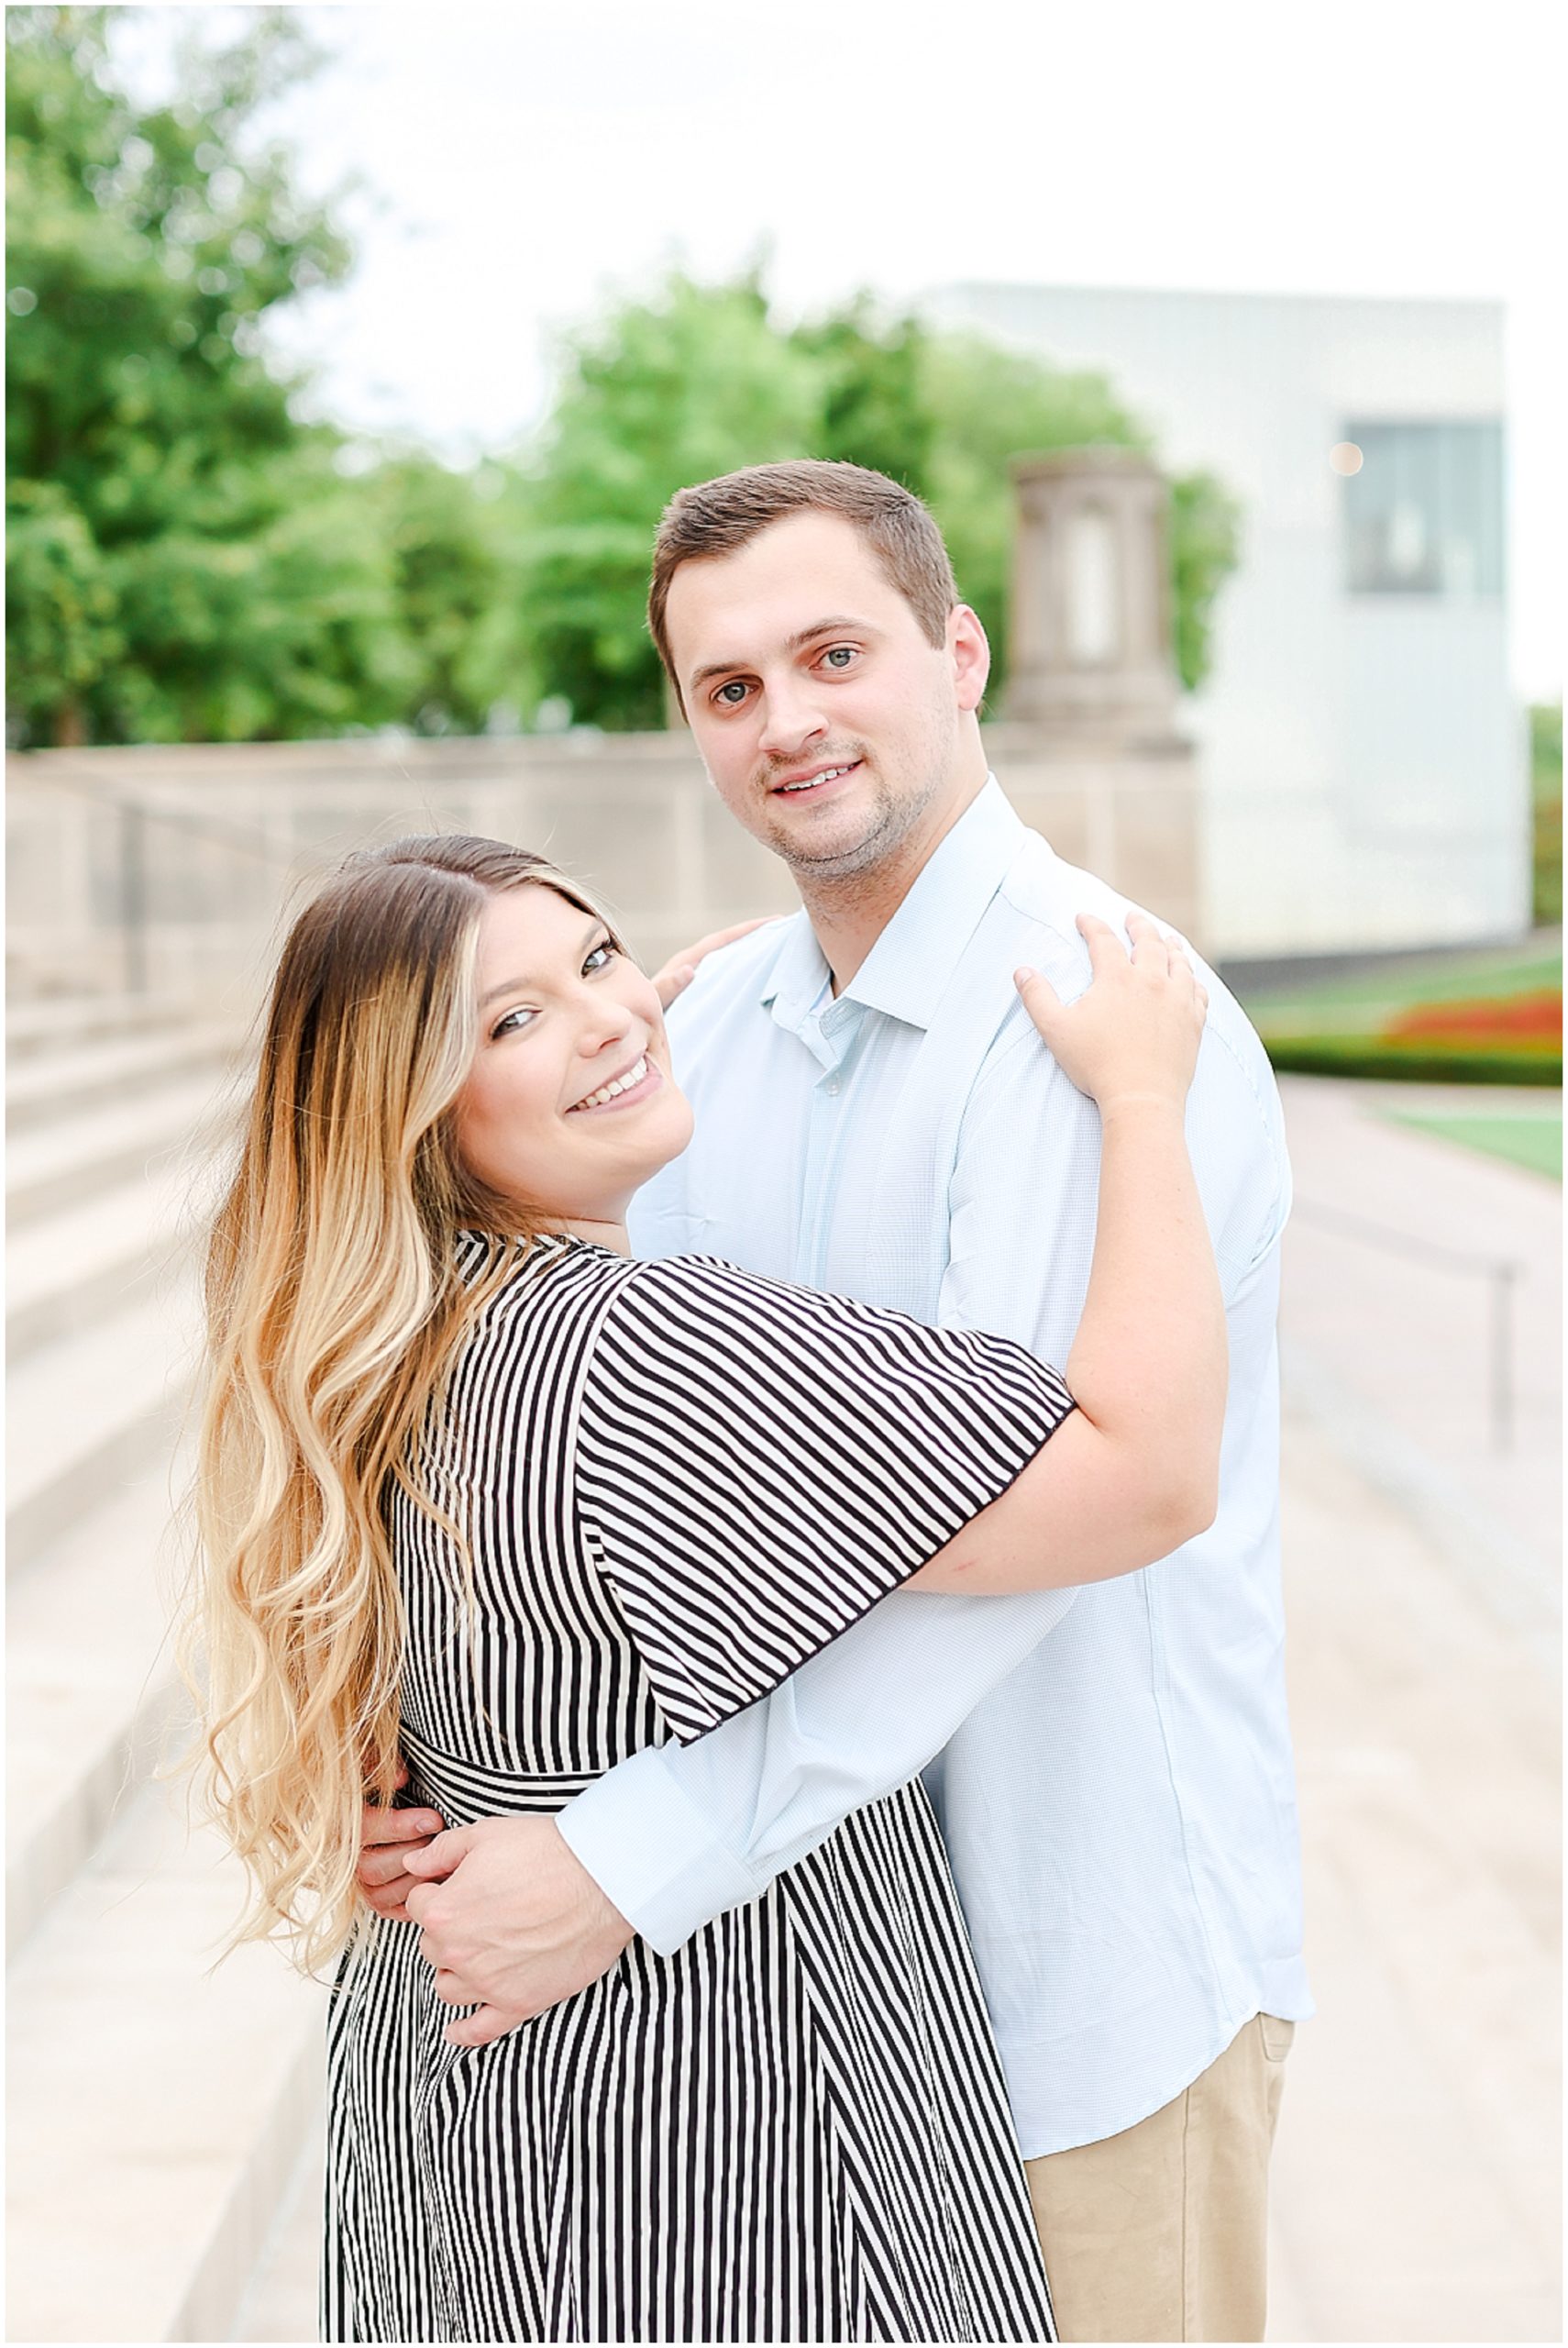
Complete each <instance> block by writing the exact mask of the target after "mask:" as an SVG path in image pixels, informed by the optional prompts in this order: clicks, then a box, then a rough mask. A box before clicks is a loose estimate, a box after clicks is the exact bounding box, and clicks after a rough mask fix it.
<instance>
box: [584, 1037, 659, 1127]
mask: <svg viewBox="0 0 1568 2348" xmlns="http://www.w3.org/2000/svg"><path fill="white" fill-rule="evenodd" d="M647 1072H648V1056H647V1054H646V1052H645V1053H644V1054H643V1056H642V1058H641V1059H640V1060H639V1061H638V1062H637V1065H636V1067H635V1068H629V1069H627V1070H626V1073H625V1075H624V1076H618V1077H617V1078H616V1079H615V1081H614V1083H613V1084H602V1085H601V1086H600V1088H599V1090H598V1091H597V1092H591V1093H590V1094H589V1096H588V1098H587V1100H586V1101H574V1102H572V1104H571V1107H570V1108H569V1110H568V1111H567V1114H568V1116H572V1115H574V1114H575V1113H576V1112H577V1111H578V1110H579V1109H600V1108H602V1107H603V1105H604V1103H605V1102H606V1101H613V1100H614V1098H615V1096H616V1094H617V1093H621V1092H629V1091H631V1089H632V1087H633V1085H634V1084H640V1083H641V1082H642V1080H643V1079H644V1077H645V1076H646V1074H647Z"/></svg>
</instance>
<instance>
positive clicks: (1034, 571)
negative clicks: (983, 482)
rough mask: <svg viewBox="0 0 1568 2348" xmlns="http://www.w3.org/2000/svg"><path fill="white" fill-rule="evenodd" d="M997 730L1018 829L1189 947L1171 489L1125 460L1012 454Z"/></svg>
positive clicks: (1196, 893)
mask: <svg viewBox="0 0 1568 2348" xmlns="http://www.w3.org/2000/svg"><path fill="white" fill-rule="evenodd" d="M1012 474H1013V481H1014V483H1015V486H1016V490H1017V495H1018V535H1017V540H1016V544H1015V548H1014V555H1013V574H1012V579H1013V583H1012V609H1011V615H1010V657H1009V678H1008V687H1007V698H1006V710H1005V716H1006V723H1005V724H1004V725H1001V726H999V727H997V728H993V729H991V731H992V733H993V734H994V736H995V737H996V741H997V752H998V755H999V759H1001V763H1000V764H999V772H1000V773H1001V774H1002V775H1003V777H1004V779H1005V781H1006V782H1007V784H1008V788H1009V791H1010V794H1011V796H1012V798H1013V800H1014V803H1016V804H1017V806H1018V809H1019V813H1020V814H1021V815H1022V816H1023V819H1024V821H1025V822H1026V823H1029V824H1032V825H1034V826H1035V827H1036V828H1037V829H1038V830H1040V831H1043V833H1044V834H1045V835H1046V836H1047V837H1048V838H1049V839H1050V840H1051V842H1052V845H1053V846H1054V847H1055V848H1056V849H1057V851H1058V853H1059V854H1061V855H1063V856H1065V857H1066V858H1067V859H1068V861H1069V862H1071V863H1079V864H1084V865H1087V866H1088V868H1089V869H1091V870H1093V871H1095V872H1098V873H1099V876H1100V877H1101V879H1102V880H1106V881H1110V883H1111V885H1112V886H1113V887H1114V888H1117V889H1120V890H1121V891H1123V892H1124V893H1125V894H1126V895H1128V896H1130V897H1132V898H1134V899H1135V900H1136V901H1137V902H1139V903H1142V904H1144V905H1146V906H1147V907H1148V909H1149V911H1150V912H1151V913H1154V914H1159V915H1160V917H1161V918H1162V919H1163V920H1165V921H1168V922H1171V923H1173V924H1174V925H1176V927H1177V928H1179V929H1181V930H1182V931H1183V932H1184V933H1185V934H1186V935H1187V936H1189V937H1191V938H1192V939H1193V940H1194V943H1195V944H1197V943H1201V938H1202V932H1203V909H1202V880H1201V870H1200V855H1199V821H1198V818H1199V803H1198V770H1197V765H1196V761H1195V760H1194V758H1193V754H1192V748H1191V745H1190V744H1189V743H1188V742H1187V741H1186V740H1184V739H1183V737H1182V736H1181V735H1180V734H1179V733H1178V731H1177V729H1176V710H1177V705H1178V697H1179V692H1180V687H1179V684H1178V681H1177V678H1176V659H1175V653H1174V648H1173V642H1172V634H1171V589H1170V552H1169V544H1168V515H1169V505H1170V492H1169V489H1168V487H1167V485H1166V482H1165V478H1164V476H1163V475H1162V474H1161V473H1160V472H1159V471H1158V470H1157V469H1156V467H1154V465H1152V464H1151V463H1150V461H1149V460H1148V459H1147V458H1146V457H1143V456H1141V455H1139V454H1138V452H1137V451H1136V450H1135V449H1066V450H1063V451H1061V452H1060V453H1058V454H1056V455H1054V456H1041V457H1018V458H1015V459H1014V460H1013V465H1012Z"/></svg>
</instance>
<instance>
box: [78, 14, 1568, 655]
mask: <svg viewBox="0 0 1568 2348" xmlns="http://www.w3.org/2000/svg"><path fill="white" fill-rule="evenodd" d="M248 13H249V11H248V10H245V9H239V8H215V7H194V8H172V7H160V8H149V9H144V10H139V11H137V12H134V14H133V12H129V11H127V16H126V19H125V20H124V22H123V23H122V24H121V26H120V28H119V37H120V43H121V48H122V53H123V54H124V55H125V57H126V59H127V63H128V64H130V65H131V66H132V67H133V70H134V71H135V72H136V75H137V78H138V83H141V84H142V85H143V86H146V87H149V88H150V87H153V86H156V85H157V84H158V83H160V81H161V80H162V79H163V77H164V75H165V73H166V72H167V59H168V56H169V53H170V50H171V43H172V39H173V36H174V32H175V29H176V28H178V27H180V26H182V25H184V26H186V27H197V28H201V29H202V30H203V32H204V33H207V32H213V33H221V32H222V31H223V30H225V29H226V28H231V27H232V26H233V25H234V24H235V23H236V22H237V20H240V19H242V18H243V17H245V16H247V15H248ZM303 14H304V16H305V17H306V18H307V19H308V21H309V22H310V24H311V26H312V28H313V29H315V31H316V32H317V33H318V34H319V35H320V37H321V38H322V39H324V40H325V41H326V43H327V45H328V46H329V47H330V48H331V49H332V50H334V52H335V60H334V62H333V63H332V64H331V65H330V66H329V67H328V69H327V70H326V72H324V73H323V74H322V75H321V76H320V78H319V79H318V80H317V81H316V82H315V83H313V84H312V85H310V86H309V87H307V88H305V89H304V90H301V91H299V92H297V93H296V94H293V96H292V97H291V98H290V99H289V100H288V101H287V102H286V103H285V104H284V105H282V107H281V108H279V109H278V112H277V116H276V122H275V127H276V129H277V131H278V133H279V135H281V136H282V137H284V138H287V139H288V140H289V141H290V142H291V144H293V145H295V146H296V147H297V148H298V150H299V151H300V155H301V158H302V162H303V166H304V174H305V176H306V179H307V181H308V183H309V184H310V185H312V186H313V187H314V188H316V189H326V188H329V187H332V186H334V185H335V184H337V183H340V182H342V181H344V180H346V179H348V177H349V176H350V175H357V176H358V178H359V181H360V182H361V183H362V192H361V193H359V194H356V195H354V196H353V197H352V198H351V199H350V200H349V201H348V204H347V205H345V206H344V207H343V209H344V213H345V216H346V217H347V218H348V222H349V224H350V225H351V227H352V228H353V230H354V233H355V235H356V239H357V242H358V244H359V253H360V260H359V268H358V271H357V272H356V275H355V277H354V279H353V281H352V282H351V283H350V284H349V285H348V287H347V288H345V289H341V290H338V291H334V292H332V293H331V294H325V295H322V296H318V297H316V298H315V300H313V302H311V303H310V304H308V305H302V307H301V311H300V314H299V316H297V318H296V320H295V321H294V322H293V324H292V325H291V326H290V327H289V329H288V342H289V347H290V348H291V349H294V350H296V351H298V352H299V353H300V354H302V355H308V356H309V357H311V358H312V359H314V360H315V361H317V362H318V364H319V365H320V367H321V369H322V371H323V393H322V395H323V401H324V404H325V405H326V407H327V408H328V409H329V410H330V412H332V413H333V414H335V415H337V416H338V417H340V418H341V419H342V420H344V421H345V422H347V423H348V424H350V425H351V426H357V427H360V428H365V429H370V430H374V431H383V430H392V429H406V430H409V431H413V432H415V433H417V434H419V435H420V436H421V437H425V438H427V439H430V440H432V441H435V442H436V443H437V444H438V445H439V446H440V447H441V448H442V449H444V450H445V451H446V452H447V454H448V455H451V456H455V457H458V456H466V455H469V454H472V453H475V452H477V451H478V450H480V449H487V448H495V447H504V446H506V445H507V444H508V443H510V442H512V441H514V440H515V438H516V437H517V436H518V435H519V434H520V433H521V432H522V431H523V430H525V428H526V427H527V426H529V425H530V424H532V423H533V422H535V421H536V418H537V416H538V415H539V412H540V409H541V406H542V404H543V402H544V400H545V398H546V396H547V388H548V381H549V374H548V367H549V348H550V338H551V336H552V334H553V333H554V332H555V331H556V330H557V329H558V328H560V327H566V326H569V325H571V324H573V323H574V322H576V321H577V320H579V319H580V318H582V317H583V316H585V315H587V314H589V313H591V311H592V310H593V309H594V308H595V307H596V306H597V305H598V304H599V303H600V302H601V301H602V299H603V298H604V296H605V295H606V294H607V293H609V292H612V291H619V290H635V289H640V288H642V287H644V286H646V285H647V284H648V283H649V282H652V281H653V280H654V279H655V278H656V277H657V273H658V271H660V269H661V268H662V267H663V266H665V265H667V264H668V262H670V261H671V260H679V261H681V262H682V263H684V264H685V265H686V266H688V267H690V269H692V270H693V271H697V272H698V273H700V274H714V275H716V274H719V273H720V272H723V271H731V270H733V269H734V268H736V267H737V266H739V265H740V264H741V263H743V262H744V261H745V260H747V259H748V258H750V257H751V256H753V255H754V254H756V252H757V251H758V249H767V252H768V253H769V254H770V256H771V260H770V267H769V272H768V276H769V282H770V283H771V285H772V287H773V288H774V290H775V292H776V294H777V295H778V298H779V300H780V301H781V302H782V303H783V304H784V305H787V306H788V307H790V308H810V307H812V306H814V305H819V304H823V303H826V302H829V301H831V300H833V299H834V297H835V296H838V295H841V294H846V293H849V292H852V291H853V290H855V289H856V287H858V286H861V285H869V286H871V287H872V288H873V289H874V290H876V291H877V292H878V293H880V294H886V295H888V296H889V297H891V298H894V299H898V298H900V297H908V296H911V295H913V294H918V293H919V292H920V291H921V290H922V289H923V288H926V287H931V286H935V285H940V284H944V283H947V282H952V281H955V280H966V279H972V278H993V279H1002V280H1010V281H1013V282H1019V281H1022V282H1036V283H1056V284H1085V285H1137V286H1205V287H1229V288H1235V289H1240V290H1244V291H1265V292H1293V291H1295V292H1310V293H1348V294H1358V293H1359V294H1484V295H1492V296H1500V297H1502V298H1503V299H1505V300H1506V301H1507V304H1508V305H1509V342H1508V358H1509V371H1510V406H1511V426H1512V431H1511V447H1512V468H1513V485H1512V493H1511V498H1510V506H1511V515H1510V519H1511V533H1510V535H1511V547H1512V569H1513V577H1512V607H1513V622H1514V667H1515V673H1516V676H1517V679H1518V683H1519V685H1520V686H1521V688H1522V689H1523V690H1524V691H1525V692H1527V693H1529V694H1530V695H1531V696H1542V695H1547V694H1553V693H1555V692H1558V691H1559V690H1560V689H1561V676H1562V660H1561V655H1562V636H1563V620H1564V611H1565V602H1568V599H1565V597H1564V593H1563V587H1562V561H1561V552H1560V548H1561V541H1562V531H1563V526H1564V520H1565V513H1564V497H1563V487H1564V482H1565V479H1568V468H1565V464H1564V459H1563V453H1562V437H1563V436H1562V417H1563V416H1564V415H1568V360H1565V340H1568V338H1565V334H1564V326H1563V317H1562V238H1561V231H1560V228H1559V227H1557V226H1556V225H1555V224H1556V222H1557V219H1558V213H1559V208H1560V202H1561V186H1560V184H1555V183H1554V182H1555V178H1556V174H1555V169H1554V167H1551V158H1552V157H1553V155H1554V154H1555V153H1556V152H1557V151H1558V145H1559V138H1560V125H1559V124H1558V122H1557V121H1556V120H1555V119H1554V102H1555V99H1556V96H1557V94H1558V92H1559V91H1560V89H1561V86H1562V81H1561V72H1560V68H1561V64H1562V40H1561V36H1559V35H1554V34H1553V33H1552V31H1551V21H1552V19H1553V18H1554V17H1556V14H1557V12H1556V11H1554V10H1548V9H1545V8H1542V7H1541V6H1539V5H1538V0H1488V5H1487V6H1485V8H1479V7H1472V8H1466V9H1464V10H1463V11H1461V10H1458V9H1452V10H1451V9H1445V8H1440V7H1434V6H1431V5H1430V0H1314V5H1313V6H1299V5H1298V6H1285V7H1275V8H1264V7H1260V6H1258V5H1257V0H1245V5H1237V4H1236V0H1188V5H1187V6H1185V7H1173V6H1170V5H1169V0H1121V5H1118V0H1071V5H1070V6H1064V5H1060V0H1035V5H1033V6H1029V7H1027V8H1019V7H1013V6H1002V5H1001V4H1000V0H961V5H955V0H941V5H933V0H900V5H891V0H833V4H832V5H831V6H823V5H817V6H812V5H809V0H797V5H794V6H781V5H778V0H728V5H725V6H718V5H714V4H713V0H637V4H635V5H634V0H512V4H511V5H510V6H504V7H502V6H489V5H483V6H480V5H473V0H446V5H443V6H438V7H437V6H417V7H416V6H341V7H321V6H310V7H306V8H305V9H304V11H303Z"/></svg>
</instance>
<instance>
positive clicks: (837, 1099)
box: [795, 1001, 866, 1288]
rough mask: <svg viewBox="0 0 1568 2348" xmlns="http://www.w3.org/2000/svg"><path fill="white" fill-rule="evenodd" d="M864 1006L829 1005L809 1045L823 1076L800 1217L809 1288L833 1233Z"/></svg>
mask: <svg viewBox="0 0 1568 2348" xmlns="http://www.w3.org/2000/svg"><path fill="white" fill-rule="evenodd" d="M865 1022H866V1007H865V1005H864V1004H863V1003H858V1002H849V1001H841V1002H831V1003H829V1005H828V1006H827V1008H826V1009H825V1010H824V1011H823V1012H821V1013H818V1014H817V1015H816V1016H815V1018H814V1019H813V1020H812V1030H811V1033H810V1035H809V1036H808V1037H807V1038H806V1040H807V1041H808V1042H809V1044H810V1047H811V1049H812V1057H813V1058H815V1059H817V1060H818V1061H819V1062H820V1063H821V1066H822V1071H823V1072H822V1074H821V1075H820V1076H819V1077H818V1079H817V1080H816V1083H815V1085H814V1086H813V1087H812V1109H811V1122H810V1126H809V1130H808V1135H807V1143H806V1183H805V1213H803V1215H802V1216H801V1230H800V1242H799V1246H798V1250H797V1253H796V1258H795V1278H796V1279H798V1280H801V1281H803V1282H804V1283H805V1284H806V1285H807V1286H808V1287H811V1288H821V1287H822V1286H823V1266H824V1264H825V1261H826V1257H827V1251H828V1243H829V1238H830V1235H831V1233H832V1228H833V1215H834V1201H835V1199H836V1196H837V1191H838V1183H839V1168H840V1164H841V1162H842V1158H843V1154H844V1136H845V1127H846V1125H847V1123H848V1114H849V1106H850V1099H851V1095H852V1093H853V1091H854V1076H855V1069H856V1063H857V1060H858V1058H859V1048H860V1042H861V1037H862V1035H863V1033H864V1029H865Z"/></svg>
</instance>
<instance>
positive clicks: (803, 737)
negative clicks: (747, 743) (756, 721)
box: [760, 677, 827, 759]
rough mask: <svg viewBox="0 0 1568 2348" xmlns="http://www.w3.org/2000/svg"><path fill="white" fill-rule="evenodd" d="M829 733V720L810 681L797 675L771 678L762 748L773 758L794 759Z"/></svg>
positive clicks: (763, 726) (763, 725)
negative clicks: (795, 676) (824, 715)
mask: <svg viewBox="0 0 1568 2348" xmlns="http://www.w3.org/2000/svg"><path fill="white" fill-rule="evenodd" d="M826 732H827V721H826V720H825V718H824V717H823V714H822V712H821V710H820V708H819V707H818V705H817V699H816V695H815V694H814V693H813V692H812V689H811V685H810V682H809V681H807V680H804V679H800V680H797V679H796V678H793V677H784V678H779V679H777V680H775V679H771V678H770V679H769V680H768V682H767V687H766V689H765V692H764V700H763V710H762V733H761V737H760V748H762V749H763V750H765V751H766V752H767V754H768V756H769V757H770V758H776V759H789V758H794V757H796V756H797V755H798V754H799V753H800V752H801V750H803V749H805V748H806V747H807V745H808V744H809V743H812V742H813V741H815V740H816V738H817V737H818V736H819V735H821V734H825V733H826Z"/></svg>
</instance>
